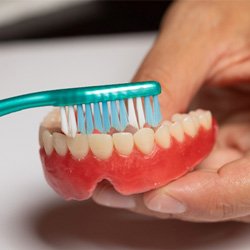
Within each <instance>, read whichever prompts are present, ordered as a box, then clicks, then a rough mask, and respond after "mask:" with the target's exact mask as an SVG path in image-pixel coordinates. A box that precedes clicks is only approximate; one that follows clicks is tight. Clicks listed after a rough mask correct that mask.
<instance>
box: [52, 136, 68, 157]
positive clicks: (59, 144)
mask: <svg viewBox="0 0 250 250" xmlns="http://www.w3.org/2000/svg"><path fill="white" fill-rule="evenodd" d="M53 146H54V148H55V150H56V152H57V154H59V155H61V156H64V155H66V153H67V151H68V147H67V144H66V136H65V135H63V134H61V133H57V132H55V133H53Z"/></svg>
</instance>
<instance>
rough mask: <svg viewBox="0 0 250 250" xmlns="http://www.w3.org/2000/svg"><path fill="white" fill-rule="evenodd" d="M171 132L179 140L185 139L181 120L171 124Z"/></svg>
mask: <svg viewBox="0 0 250 250" xmlns="http://www.w3.org/2000/svg"><path fill="white" fill-rule="evenodd" d="M169 131H170V134H171V135H172V136H173V137H174V138H175V139H176V140H177V141H179V142H183V140H184V131H183V128H182V126H181V124H180V122H174V123H171V124H170V126H169Z"/></svg>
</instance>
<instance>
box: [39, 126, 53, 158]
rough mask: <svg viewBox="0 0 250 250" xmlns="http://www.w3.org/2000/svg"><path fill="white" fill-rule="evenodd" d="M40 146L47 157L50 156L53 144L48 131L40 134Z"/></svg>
mask: <svg viewBox="0 0 250 250" xmlns="http://www.w3.org/2000/svg"><path fill="white" fill-rule="evenodd" d="M42 144H43V146H44V150H45V153H46V154H47V155H51V153H52V151H53V142H52V135H51V133H50V132H49V131H48V130H45V131H43V133H42Z"/></svg>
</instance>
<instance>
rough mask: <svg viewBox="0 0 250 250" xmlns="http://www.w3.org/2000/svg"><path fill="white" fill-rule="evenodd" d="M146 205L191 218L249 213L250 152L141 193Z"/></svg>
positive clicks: (207, 219)
mask: <svg viewBox="0 0 250 250" xmlns="http://www.w3.org/2000/svg"><path fill="white" fill-rule="evenodd" d="M144 202H145V205H146V206H147V208H148V209H150V210H152V211H157V212H160V213H168V214H172V215H173V216H174V217H176V218H179V219H183V220H191V221H221V220H228V219H233V218H237V217H243V216H247V215H250V156H246V157H245V158H241V159H240V160H237V161H234V162H231V163H229V164H226V165H224V166H223V167H222V168H220V169H219V170H218V172H211V171H210V172H208V171H204V170H198V171H195V172H192V173H190V174H188V175H186V176H184V177H182V178H181V179H179V180H176V181H174V182H172V183H170V184H169V185H167V186H165V187H163V188H161V189H159V190H155V191H152V192H149V193H147V194H145V196H144Z"/></svg>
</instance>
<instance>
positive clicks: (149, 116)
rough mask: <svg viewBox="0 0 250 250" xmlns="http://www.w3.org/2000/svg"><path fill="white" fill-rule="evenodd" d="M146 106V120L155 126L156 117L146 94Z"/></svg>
mask: <svg viewBox="0 0 250 250" xmlns="http://www.w3.org/2000/svg"><path fill="white" fill-rule="evenodd" d="M144 107H145V116H146V122H147V124H148V125H150V126H153V125H154V118H153V111H152V107H151V102H150V97H149V96H145V98H144Z"/></svg>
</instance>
